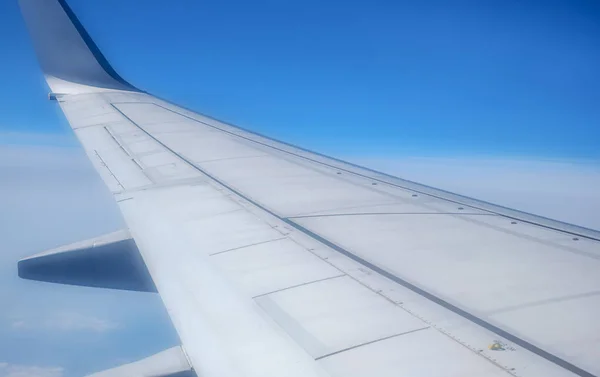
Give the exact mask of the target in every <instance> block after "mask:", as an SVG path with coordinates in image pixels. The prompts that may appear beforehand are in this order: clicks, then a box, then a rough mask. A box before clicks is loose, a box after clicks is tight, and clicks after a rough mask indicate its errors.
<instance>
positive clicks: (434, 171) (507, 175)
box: [348, 156, 600, 229]
mask: <svg viewBox="0 0 600 377" xmlns="http://www.w3.org/2000/svg"><path fill="white" fill-rule="evenodd" d="M348 160H351V161H353V162H356V163H358V164H360V165H363V166H368V167H371V168H373V169H376V170H379V171H382V172H385V173H388V174H392V175H395V176H397V177H400V178H404V179H408V180H411V181H413V182H418V183H422V184H425V185H429V186H432V187H436V188H440V189H443V190H447V191H450V192H454V193H457V194H461V195H466V196H469V197H472V198H476V199H480V200H484V201H488V202H490V203H494V204H499V205H502V206H505V207H508V208H513V209H517V210H520V211H525V212H529V213H533V214H536V215H540V216H544V217H549V218H552V219H555V220H559V221H563V222H567V223H572V224H576V225H580V226H584V227H587V228H592V229H600V194H598V187H600V164H599V163H598V162H597V161H567V160H541V159H535V158H531V157H522V158H517V157H497V158H492V157H477V156H474V157H393V156H391V157H378V158H370V157H357V156H355V157H354V158H349V159H348Z"/></svg>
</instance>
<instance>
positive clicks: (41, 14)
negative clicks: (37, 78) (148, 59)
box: [19, 0, 140, 92]
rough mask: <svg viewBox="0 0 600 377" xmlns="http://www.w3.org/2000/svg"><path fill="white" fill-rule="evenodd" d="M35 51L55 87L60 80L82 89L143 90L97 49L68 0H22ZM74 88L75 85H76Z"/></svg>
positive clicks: (61, 89) (23, 11)
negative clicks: (118, 70)
mask: <svg viewBox="0 0 600 377" xmlns="http://www.w3.org/2000/svg"><path fill="white" fill-rule="evenodd" d="M19 4H20V6H21V12H22V13H23V17H24V18H25V22H26V24H27V28H28V29H29V34H30V35H31V39H32V40H33V45H34V48H35V52H36V54H37V57H38V60H39V62H40V65H41V67H42V71H43V72H44V75H45V76H46V80H47V81H48V84H49V85H50V87H51V88H52V90H53V91H57V90H56V88H55V87H53V86H56V83H57V82H60V83H62V86H61V88H60V91H61V92H65V89H64V88H65V87H67V88H68V87H69V86H68V85H65V83H66V84H69V83H72V84H79V85H72V88H78V90H80V89H81V86H89V87H94V88H103V89H117V90H128V91H140V90H139V89H137V88H135V87H134V86H133V85H131V84H130V83H128V82H127V81H125V80H124V79H123V78H122V77H121V76H119V74H117V72H115V70H114V69H113V68H112V66H111V65H110V64H109V63H108V61H107V60H106V58H105V57H104V55H102V53H101V52H100V50H99V49H98V46H96V44H95V43H94V41H93V40H92V38H90V36H89V34H88V33H87V32H86V31H85V29H84V28H83V26H82V25H81V23H80V22H79V20H78V19H77V17H76V16H75V14H74V13H73V11H72V10H71V8H69V6H68V5H67V3H66V1H65V0H19ZM73 91H75V89H73Z"/></svg>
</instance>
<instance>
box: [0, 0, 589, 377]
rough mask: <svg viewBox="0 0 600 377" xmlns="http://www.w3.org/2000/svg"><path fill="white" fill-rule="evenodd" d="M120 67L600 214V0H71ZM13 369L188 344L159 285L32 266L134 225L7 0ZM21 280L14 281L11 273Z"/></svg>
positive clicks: (266, 117) (227, 107) (216, 104)
mask: <svg viewBox="0 0 600 377" xmlns="http://www.w3.org/2000/svg"><path fill="white" fill-rule="evenodd" d="M69 4H70V5H71V7H72V8H73V10H74V11H75V13H76V14H77V15H78V17H79V18H80V20H81V22H82V23H83V24H84V26H85V27H86V28H87V30H88V32H89V33H90V34H91V36H92V37H93V38H94V39H95V41H96V43H97V44H98V45H99V47H100V48H101V50H102V51H103V53H104V54H105V55H106V57H107V58H108V60H109V61H110V62H111V64H112V65H113V66H114V67H115V69H116V70H117V71H118V72H119V73H120V74H121V76H123V77H125V78H126V79H127V80H128V81H129V82H131V83H133V84H134V85H136V86H138V87H140V88H142V89H144V90H147V91H149V92H150V93H153V94H156V95H159V96H161V97H164V98H167V99H169V100H172V101H174V102H176V103H179V104H181V105H185V106H187V107H190V108H192V109H195V110H197V111H199V112H202V113H206V114H209V115H212V116H214V117H217V118H220V119H223V120H227V121H230V122H232V123H234V124H239V125H241V126H243V127H246V128H250V129H253V130H255V131H258V132H261V133H265V134H268V135H270V136H273V137H276V138H279V139H282V140H284V141H288V142H293V143H295V144H299V145H302V146H305V147H308V148H310V149H314V150H317V151H319V152H323V153H327V154H332V155H335V156H339V157H344V158H348V159H351V160H353V161H357V162H362V163H365V164H367V165H369V166H373V167H376V168H380V169H383V170H386V171H389V172H392V173H395V174H398V175H400V176H403V177H406V178H409V179H414V180H417V181H421V182H424V183H427V184H431V185H435V186H439V187H442V188H446V189H451V190H454V191H458V192H461V193H464V194H468V195H472V196H476V197H481V198H483V199H487V200H490V201H494V202H499V203H500V204H504V205H508V206H514V207H517V208H520V209H524V210H527V211H531V212H534V213H539V214H542V215H546V216H550V217H555V218H559V219H563V220H565V221H569V222H574V223H578V224H581V225H585V226H589V227H596V228H600V215H599V213H600V198H599V195H598V194H597V193H596V190H595V188H596V187H599V186H600V164H599V160H600V106H598V104H599V103H600V70H599V69H598V67H599V66H600V5H599V4H598V3H597V2H595V1H576V0H575V1H567V0H565V1H550V0H549V1H544V2H539V1H508V0H503V1H500V0H498V1H485V2H484V1H479V2H474V1H469V2H467V1H452V2H450V1H421V2H403V1H388V2H386V1H362V2H359V1H345V2H336V1H331V2H327V3H323V2H317V1H294V0H290V1H276V0H262V1H256V2H245V1H233V0H231V1H220V2H205V1H196V0H178V1H175V2H167V1H158V0H145V1H144V2H143V4H144V5H143V6H141V5H140V4H142V2H139V1H121V0H103V1H102V2H100V1H86V0H69ZM0 46H2V48H3V52H4V53H3V58H2V59H1V60H0V67H1V68H2V69H0V82H1V83H2V89H1V90H0V103H2V111H1V112H0V177H1V179H2V185H0V209H1V210H2V213H3V215H2V217H0V239H2V240H3V247H2V252H1V253H0V302H2V303H4V304H5V305H6V306H5V307H6V309H4V310H2V311H0V377H61V376H64V377H71V376H80V375H84V374H88V373H91V372H94V371H98V370H101V369H104V368H108V367H110V366H115V365H118V364H120V363H123V362H128V361H133V360H136V359H139V358H141V357H143V356H146V355H149V354H151V353H154V352H158V351H160V350H161V349H164V348H166V347H169V346H172V345H174V344H176V343H177V337H176V335H175V333H174V331H173V329H172V326H171V324H170V322H169V319H168V317H167V315H166V313H165V311H164V308H163V307H162V304H161V302H160V299H159V297H157V296H156V295H150V294H136V293H130V292H116V291H104V290H94V289H89V288H78V287H67V286H58V285H50V284H42V283H35V282H28V281H23V280H19V279H17V278H16V276H15V264H16V260H17V259H18V258H20V257H23V256H27V255H30V254H34V253H36V252H39V251H41V250H43V249H47V248H51V247H54V246H57V245H60V244H63V243H68V242H73V241H77V240H80V239H83V238H86V237H92V236H96V235H98V234H101V233H103V232H108V231H112V230H115V229H119V228H120V227H121V226H122V225H123V224H122V220H121V218H120V216H119V214H118V212H117V210H116V206H115V204H114V202H113V201H112V198H111V197H110V195H109V194H108V193H107V192H106V190H105V189H104V187H103V185H102V183H101V182H100V180H99V178H98V177H97V176H96V174H95V172H94V171H93V170H92V169H91V167H90V165H89V163H88V162H87V160H86V159H85V157H84V155H83V153H82V152H81V150H80V149H79V148H78V147H77V144H76V142H75V141H74V138H73V136H72V135H71V133H70V129H69V126H68V125H67V124H66V121H65V120H64V117H63V115H62V113H61V112H60V110H59V109H58V108H57V107H56V104H55V103H54V102H51V101H48V100H47V99H46V92H47V88H46V86H45V83H44V81H43V78H42V76H41V73H40V71H39V68H38V65H37V62H36V60H35V55H34V53H33V50H32V47H31V43H30V41H29V37H28V35H27V32H26V30H25V26H24V23H23V21H22V18H21V16H20V13H19V10H18V6H17V3H16V1H13V0H10V1H0ZM1 287H5V288H1Z"/></svg>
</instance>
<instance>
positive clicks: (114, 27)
mask: <svg viewBox="0 0 600 377" xmlns="http://www.w3.org/2000/svg"><path fill="white" fill-rule="evenodd" d="M69 3H70V4H71V5H72V8H73V9H74V11H75V13H76V14H77V15H78V16H79V18H80V20H81V21H82V23H83V24H84V25H85V27H86V28H87V29H88V31H89V32H90V34H91V35H92V37H93V38H94V39H95V40H96V42H97V44H98V45H99V46H100V48H101V49H102V51H103V52H104V54H105V55H106V56H107V58H108V59H109V61H111V63H112V65H113V66H114V67H115V68H116V70H117V71H118V72H119V73H120V74H121V75H122V76H124V77H125V78H126V79H128V80H129V81H130V82H132V83H133V84H134V85H137V86H138V87H141V88H142V89H145V90H147V91H149V92H151V93H155V94H157V95H160V96H162V97H166V98H168V99H171V100H174V101H176V102H178V103H181V104H183V105H187V106H188V107H191V108H193V109H195V110H198V111H201V112H204V113H207V114H210V115H213V116H215V117H217V118H222V119H225V120H229V121H231V122H233V123H236V124H240V125H242V126H245V127H248V128H252V129H254V130H257V131H260V132H265V133H268V134H270V135H273V136H275V137H279V138H282V139H284V140H286V141H292V142H295V143H300V144H303V145H305V146H308V147H311V148H316V149H319V150H320V151H324V152H328V153H334V154H344V155H345V154H352V153H356V152H361V153H369V154H373V153H378V154H386V155H388V154H404V153H418V154H424V155H425V154H436V155H440V154H441V155H446V154H461V155H464V154H487V155H519V156H524V155H525V156H537V157H558V158H593V159H597V158H599V157H600V148H598V146H599V145H600V106H599V105H598V104H600V69H598V67H600V3H598V2H596V1H591V0H590V1H579V0H575V1H569V0H565V1H553V0H549V1H510V0H508V1H507V0H497V1H441V0H440V1H421V2H404V1H376V2H372V1H344V2H336V1H332V2H319V1H276V0H264V1H256V2H247V1H233V0H229V1H217V2H208V1H196V0H178V1H175V2H167V1H158V0H145V1H143V2H139V1H121V0H103V1H82V0H70V1H69ZM411 3H412V4H411ZM415 3H416V4H415ZM141 4H143V6H142V5H141ZM0 18H1V19H0V38H1V40H0V42H1V46H2V48H3V59H2V61H1V62H0V66H1V68H2V69H1V71H0V72H1V73H0V75H1V76H2V84H3V85H2V90H1V91H0V102H1V103H2V104H3V111H2V113H1V114H0V125H1V126H2V128H3V129H13V130H17V131H43V132H61V130H64V129H60V128H59V126H58V125H57V124H58V122H57V116H56V111H55V107H54V104H52V103H49V102H48V101H45V97H44V95H43V94H44V91H45V89H42V88H43V83H42V80H41V78H40V75H39V69H38V67H37V63H36V61H35V58H34V54H33V52H32V48H31V44H30V42H29V40H28V36H27V34H26V32H25V28H24V25H23V22H22V20H21V18H20V15H19V12H18V9H17V5H16V0H15V1H13V0H10V1H3V2H2V4H1V5H0Z"/></svg>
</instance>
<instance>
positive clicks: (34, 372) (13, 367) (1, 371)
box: [0, 362, 64, 377]
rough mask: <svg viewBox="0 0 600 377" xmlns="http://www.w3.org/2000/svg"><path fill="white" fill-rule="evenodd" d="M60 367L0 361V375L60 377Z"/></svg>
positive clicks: (13, 376) (10, 376) (2, 376)
mask: <svg viewBox="0 0 600 377" xmlns="http://www.w3.org/2000/svg"><path fill="white" fill-rule="evenodd" d="M63 372H64V369H63V368H61V367H40V366H35V365H18V364H9V363H2V362H0V377H62V375H63Z"/></svg>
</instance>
